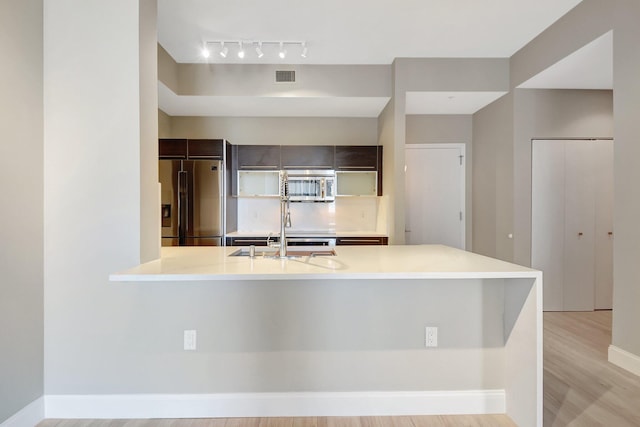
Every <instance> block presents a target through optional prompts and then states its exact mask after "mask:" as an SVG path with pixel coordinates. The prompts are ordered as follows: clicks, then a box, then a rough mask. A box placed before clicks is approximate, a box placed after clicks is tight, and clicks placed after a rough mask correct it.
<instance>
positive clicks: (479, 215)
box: [473, 94, 513, 260]
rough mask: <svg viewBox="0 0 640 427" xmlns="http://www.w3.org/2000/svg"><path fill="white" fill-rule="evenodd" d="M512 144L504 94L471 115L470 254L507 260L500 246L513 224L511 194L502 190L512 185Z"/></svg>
mask: <svg viewBox="0 0 640 427" xmlns="http://www.w3.org/2000/svg"><path fill="white" fill-rule="evenodd" d="M512 144H513V95H512V94H507V95H505V96H503V97H502V98H500V99H498V100H496V101H495V102H493V103H492V104H490V105H489V106H487V107H485V108H483V109H482V110H480V111H478V112H477V113H476V114H474V115H473V251H474V252H476V253H479V254H482V255H487V256H491V257H499V254H500V255H502V259H505V260H510V259H511V254H510V253H504V247H505V246H506V245H508V242H507V239H508V234H509V233H510V232H511V224H512V223H513V220H512V209H511V208H510V206H508V201H509V200H512V197H513V195H512V193H511V192H510V189H509V188H505V187H506V186H508V185H509V183H511V182H512V177H511V176H510V175H509V173H510V172H511V171H512V164H513V162H512V160H511V158H509V155H510V154H511V153H512V152H513V150H512V148H511V146H512ZM505 205H506V206H505ZM505 207H506V209H505ZM499 247H500V248H501V250H499V249H498V248H499Z"/></svg>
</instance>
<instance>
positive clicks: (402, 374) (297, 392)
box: [110, 245, 542, 426]
mask: <svg viewBox="0 0 640 427" xmlns="http://www.w3.org/2000/svg"><path fill="white" fill-rule="evenodd" d="M238 250H241V249H240V248H237V247H167V248H163V249H162V257H161V259H158V260H155V261H151V262H148V263H146V264H142V265H140V266H137V267H134V268H132V269H129V270H126V271H123V272H120V273H116V274H112V275H111V276H110V279H111V280H112V281H119V282H146V283H147V284H146V285H145V286H148V285H150V283H149V282H156V283H158V284H159V282H167V283H165V284H163V285H162V286H181V287H183V288H184V290H185V292H187V293H192V292H196V291H197V292H202V293H204V295H205V297H206V298H210V303H211V312H209V313H203V314H202V316H203V317H204V318H206V319H207V322H208V323H204V325H205V326H200V327H199V330H198V334H200V335H199V337H198V340H199V345H200V347H199V348H198V358H197V359H194V363H199V364H201V365H202V366H201V369H202V381H201V382H202V384H203V385H202V387H201V389H200V390H196V391H193V392H194V393H205V394H204V395H201V394H195V395H187V396H191V398H193V399H196V398H197V399H204V400H205V401H208V402H209V404H208V405H204V406H206V407H203V408H202V410H201V411H200V412H198V413H197V414H196V413H189V414H185V416H220V417H231V416H298V415H347V414H348V415H383V414H396V415H400V414H444V413H506V414H507V415H509V416H510V417H511V418H512V419H513V420H514V421H515V422H516V423H517V424H518V425H520V426H541V425H542V317H541V316H542V311H541V310H542V305H541V302H542V273H541V272H539V271H535V270H531V269H528V268H525V267H521V266H518V265H514V264H510V263H506V262H503V261H499V260H495V259H492V258H487V257H484V256H480V255H476V254H473V253H469V252H465V251H461V250H458V249H453V248H449V247H445V246H439V245H420V246H400V245H398V246H359V247H358V246H338V247H335V251H336V255H335V256H302V257H299V258H290V259H279V258H267V257H262V256H257V257H255V258H250V257H246V256H230V255H231V254H232V253H233V252H235V251H238ZM245 250H246V248H245ZM140 285H143V284H142V283H140ZM427 326H430V327H437V328H438V336H437V338H436V345H437V347H431V348H425V327H427ZM188 392H189V393H191V391H188ZM194 396H197V397H194ZM203 396H204V397H203Z"/></svg>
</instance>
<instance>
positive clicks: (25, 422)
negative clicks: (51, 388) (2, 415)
mask: <svg viewBox="0 0 640 427" xmlns="http://www.w3.org/2000/svg"><path fill="white" fill-rule="evenodd" d="M42 420H44V398H43V397H40V398H38V399H36V400H34V401H33V402H31V403H30V404H28V405H27V406H25V407H24V408H22V409H21V410H20V411H18V412H17V413H15V414H14V415H12V416H11V417H10V418H9V419H8V420H6V421H5V422H3V423H2V424H0V427H33V426H35V425H36V424H38V423H39V422H40V421H42Z"/></svg>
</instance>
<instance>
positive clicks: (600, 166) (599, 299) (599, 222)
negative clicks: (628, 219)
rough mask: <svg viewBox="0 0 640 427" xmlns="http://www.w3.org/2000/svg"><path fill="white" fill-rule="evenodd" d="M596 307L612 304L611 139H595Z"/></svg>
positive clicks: (605, 308)
mask: <svg viewBox="0 0 640 427" xmlns="http://www.w3.org/2000/svg"><path fill="white" fill-rule="evenodd" d="M593 144H594V155H595V159H596V160H597V162H596V169H595V174H594V176H595V199H596V208H595V209H596V229H595V236H594V239H595V247H596V262H595V270H596V272H595V281H596V285H595V286H596V295H595V306H596V310H610V309H611V308H612V307H613V141H610V140H609V141H607V140H599V141H594V142H593Z"/></svg>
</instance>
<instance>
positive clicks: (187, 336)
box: [184, 329, 196, 350]
mask: <svg viewBox="0 0 640 427" xmlns="http://www.w3.org/2000/svg"><path fill="white" fill-rule="evenodd" d="M184 349H185V350H195V349H196V331H195V330H194V329H191V330H185V331H184Z"/></svg>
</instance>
